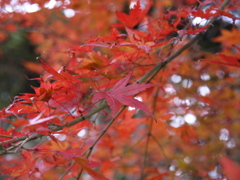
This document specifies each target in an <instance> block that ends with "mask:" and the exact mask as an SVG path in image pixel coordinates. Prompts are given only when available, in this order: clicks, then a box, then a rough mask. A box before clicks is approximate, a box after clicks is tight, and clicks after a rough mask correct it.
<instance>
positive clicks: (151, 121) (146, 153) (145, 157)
mask: <svg viewBox="0 0 240 180" xmlns="http://www.w3.org/2000/svg"><path fill="white" fill-rule="evenodd" d="M158 93H159V88H158V89H157V91H156V93H155V95H154V98H153V114H154V113H155V111H156V107H157V97H158ZM152 127H153V119H151V120H150V124H149V128H148V133H147V141H146V145H145V150H144V156H143V157H144V159H143V166H142V169H141V175H140V180H142V179H144V169H145V167H146V164H147V156H148V146H149V142H150V137H151V136H152Z"/></svg>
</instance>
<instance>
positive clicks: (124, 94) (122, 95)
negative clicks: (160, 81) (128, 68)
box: [92, 74, 155, 119]
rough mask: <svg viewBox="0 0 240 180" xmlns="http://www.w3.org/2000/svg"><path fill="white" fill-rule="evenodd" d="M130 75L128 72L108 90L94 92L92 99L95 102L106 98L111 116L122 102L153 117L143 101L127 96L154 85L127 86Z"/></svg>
mask: <svg viewBox="0 0 240 180" xmlns="http://www.w3.org/2000/svg"><path fill="white" fill-rule="evenodd" d="M130 77H131V74H128V75H127V76H126V77H125V78H123V79H121V80H120V81H118V82H117V83H116V84H115V86H114V87H113V88H112V89H111V90H110V91H109V92H100V91H99V92H96V93H95V94H94V96H93V99H92V101H93V102H95V101H99V100H101V99H106V100H107V103H108V105H109V106H110V108H111V109H112V111H113V116H115V115H116V114H117V112H118V110H119V108H120V106H121V103H122V104H125V105H127V106H131V107H135V108H136V109H141V110H142V111H145V112H146V113H148V114H150V115H151V116H152V117H153V118H154V119H155V116H154V115H153V114H152V113H151V111H150V110H149V109H148V107H147V106H146V105H145V104H144V103H142V102H140V101H138V100H136V99H134V98H133V97H129V96H131V95H135V94H137V93H139V92H141V91H144V90H145V89H147V88H150V87H153V86H155V85H154V84H132V85H128V86H127V83H128V81H129V79H130Z"/></svg>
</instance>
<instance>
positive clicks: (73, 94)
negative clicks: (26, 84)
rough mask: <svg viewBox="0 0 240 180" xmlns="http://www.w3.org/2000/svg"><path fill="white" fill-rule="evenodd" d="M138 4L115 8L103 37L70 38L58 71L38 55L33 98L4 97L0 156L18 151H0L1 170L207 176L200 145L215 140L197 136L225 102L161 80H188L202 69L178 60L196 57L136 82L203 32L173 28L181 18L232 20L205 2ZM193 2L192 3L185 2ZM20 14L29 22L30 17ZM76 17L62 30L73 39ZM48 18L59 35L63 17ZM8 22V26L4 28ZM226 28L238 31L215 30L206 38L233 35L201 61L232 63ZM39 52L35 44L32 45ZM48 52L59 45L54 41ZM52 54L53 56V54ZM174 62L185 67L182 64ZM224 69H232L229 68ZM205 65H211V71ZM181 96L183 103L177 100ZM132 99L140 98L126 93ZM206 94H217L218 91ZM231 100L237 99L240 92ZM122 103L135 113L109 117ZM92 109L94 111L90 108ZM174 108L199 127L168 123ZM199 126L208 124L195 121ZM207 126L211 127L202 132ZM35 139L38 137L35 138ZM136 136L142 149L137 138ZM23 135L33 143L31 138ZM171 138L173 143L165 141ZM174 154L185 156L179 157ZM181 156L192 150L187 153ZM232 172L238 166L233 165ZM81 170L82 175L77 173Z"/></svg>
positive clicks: (52, 175) (40, 174)
mask: <svg viewBox="0 0 240 180" xmlns="http://www.w3.org/2000/svg"><path fill="white" fill-rule="evenodd" d="M106 2H107V1H106ZM145 3H146V4H145V7H143V8H142V7H141V3H140V1H137V2H136V4H135V5H134V7H133V9H131V10H130V12H129V14H126V13H123V12H119V11H117V12H116V17H117V20H118V21H119V23H114V24H112V26H113V27H112V28H111V30H110V34H109V35H104V36H100V37H92V38H89V39H88V40H86V42H85V43H84V44H82V45H75V42H74V43H69V44H68V45H69V47H71V49H70V50H69V51H68V52H66V51H64V52H63V54H64V55H66V54H67V57H66V56H64V57H65V59H67V60H65V61H64V64H65V66H62V67H61V68H60V69H59V70H58V71H57V70H55V69H54V68H53V67H51V66H50V65H48V64H47V63H46V62H45V61H44V60H43V59H41V58H39V60H40V62H41V64H42V65H43V68H44V70H45V74H43V75H42V77H41V78H39V79H38V80H39V81H40V87H33V89H34V90H35V93H33V94H29V93H24V94H22V95H20V96H17V97H15V99H14V101H13V103H12V104H10V105H9V106H8V107H6V108H4V109H2V110H1V112H0V117H1V121H2V122H3V124H4V126H9V127H13V128H1V129H0V132H1V136H0V141H1V142H0V143H1V147H2V149H1V154H5V153H15V154H17V153H18V156H17V157H15V156H11V155H10V156H9V158H8V157H7V156H6V157H5V156H2V157H1V160H2V162H7V163H4V164H1V166H0V168H1V174H3V175H8V176H9V177H10V178H12V179H27V178H28V179H59V178H60V179H68V178H76V177H77V178H80V176H81V175H82V170H84V171H86V172H87V173H88V174H89V175H90V176H91V177H92V178H94V179H99V180H102V179H107V178H109V179H113V178H116V177H117V178H121V175H122V174H124V177H129V178H131V179H139V178H140V177H139V176H141V178H142V179H164V178H166V177H169V178H170V177H171V176H174V175H177V172H182V171H186V172H187V173H188V174H191V175H198V176H202V177H205V178H208V179H209V178H210V177H209V174H208V172H209V171H211V170H213V169H214V166H213V163H212V162H209V163H205V162H202V160H201V159H204V158H208V157H209V156H211V153H216V151H215V150H214V147H213V146H212V143H208V142H210V141H211V140H213V141H214V140H216V139H214V137H213V136H211V135H209V136H208V135H207V134H206V133H203V132H204V131H206V130H204V128H205V127H212V126H213V125H209V124H208V123H209V120H208V118H207V115H209V117H210V118H212V116H213V115H214V113H215V111H217V110H219V109H226V107H224V105H223V104H220V103H219V102H218V103H215V102H216V101H217V100H214V98H210V97H209V98H208V97H202V96H201V95H199V94H198V95H196V92H197V91H198V90H197V88H199V86H201V84H197V83H195V84H194V85H193V87H192V89H193V90H192V91H189V92H186V91H187V90H186V91H184V92H185V94H182V91H183V89H184V88H186V87H187V88H188V85H189V84H188V83H183V85H182V86H179V85H177V84H174V83H171V82H170V77H171V76H173V75H175V74H176V73H181V74H182V77H186V79H185V80H186V81H185V82H187V81H188V82H191V79H187V77H188V76H189V72H192V71H193V70H199V72H200V71H201V70H202V69H204V67H199V66H200V65H198V66H195V65H193V64H191V63H190V62H186V61H185V59H190V58H193V59H194V58H195V57H194V56H197V55H199V57H201V56H200V55H201V54H194V55H193V54H192V53H191V52H190V51H188V52H187V53H188V55H186V54H183V55H181V56H180V57H179V61H177V62H176V63H172V66H171V68H169V69H167V70H165V71H161V72H159V73H158V74H157V75H156V76H154V77H153V79H152V84H151V83H148V84H146V83H142V82H141V83H139V79H141V77H144V75H146V73H147V72H150V71H151V70H152V68H153V67H154V66H156V65H158V64H159V62H161V61H162V60H163V59H165V58H166V57H168V56H169V55H171V53H172V52H173V51H176V50H178V49H179V48H181V47H182V46H184V44H185V43H186V40H188V39H189V40H190V39H191V36H188V35H192V34H194V35H195V34H197V33H199V32H204V31H206V30H207V28H208V26H203V27H202V26H200V25H199V26H193V25H192V24H187V25H184V26H185V27H184V28H185V29H184V30H179V29H178V26H179V24H180V25H182V24H181V20H182V19H186V18H190V17H191V16H194V17H202V18H205V19H211V18H214V17H216V16H222V15H224V16H228V17H229V18H232V19H233V21H234V20H236V18H235V16H234V15H232V14H230V13H228V12H225V11H223V10H218V7H219V4H217V3H216V4H214V5H212V3H213V1H206V2H205V4H204V3H203V2H201V3H202V4H201V3H200V6H202V7H203V6H205V5H206V4H210V5H212V6H211V8H209V9H207V10H206V11H203V10H201V9H200V8H199V9H196V8H197V6H196V7H192V8H191V6H188V8H185V9H183V10H175V11H167V13H162V14H161V16H157V17H155V16H154V15H150V13H149V10H150V8H151V6H152V3H151V2H150V1H145ZM195 3H197V2H195V1H194V2H193V3H190V4H191V5H192V4H193V5H194V4H195ZM82 5H83V4H81V3H80V2H77V1H76V2H75V1H73V3H71V4H70V5H69V8H70V7H71V8H72V9H74V10H76V12H77V10H78V9H81V6H82ZM95 5H96V4H95ZM84 6H86V5H85V4H84ZM156 7H158V6H157V5H156ZM182 7H184V6H182ZM100 9H101V8H100ZM157 10H159V9H157ZM157 10H156V11H157ZM43 11H45V10H44V9H43ZM159 11H160V10H159ZM36 14H41V13H40V12H38V13H36ZM36 14H35V15H36ZM97 14H98V13H97ZM105 15H106V14H105ZM24 16H26V17H25V18H26V19H27V18H29V19H31V18H30V15H24ZM41 16H43V18H42V20H46V17H47V16H44V15H43V14H41ZM95 16H96V14H95ZM106 17H107V15H106ZM173 17H174V18H173ZM73 19H74V18H73ZM107 20H109V19H107ZM109 21H110V20H109ZM75 22H76V21H75V20H73V23H71V26H75V27H74V28H72V29H71V28H69V29H71V30H70V31H71V32H69V34H70V40H75V39H77V34H78V33H76V31H75V30H74V29H75V28H76V23H75ZM84 22H85V23H86V22H87V20H86V21H84ZM28 23H30V24H31V23H34V22H30V21H26V22H24V26H26V27H27V26H28ZM54 23H55V24H54V25H56V26H57V28H56V29H57V31H56V32H55V30H53V29H50V32H51V31H52V32H54V33H56V34H57V35H58V36H60V37H61V36H64V33H65V31H61V28H62V27H63V26H64V23H63V22H61V21H54ZM83 24H84V23H83ZM97 25H99V26H98V28H100V29H101V28H103V24H102V23H100V24H98V23H97V24H96V26H97ZM8 28H10V29H12V30H14V28H12V27H8ZM78 28H79V29H82V30H83V31H84V29H86V28H85V26H83V25H81V26H80V27H78ZM98 28H97V29H98ZM85 31H86V30H85ZM235 31H238V30H237V29H233V30H232V31H228V32H226V31H223V32H222V36H220V37H218V38H216V39H215V40H214V41H217V42H224V41H225V40H226V38H230V37H231V39H233V40H231V42H227V45H226V46H227V48H228V49H226V52H222V53H219V54H214V55H213V56H217V57H218V58H220V60H219V61H217V60H212V59H210V60H209V59H208V58H210V57H211V56H210V55H209V54H206V55H205V56H206V58H205V59H206V60H208V61H211V62H214V63H217V64H224V65H230V66H235V67H239V62H238V61H239V56H238V55H237V53H236V54H234V56H231V55H229V54H230V52H232V48H235V49H238V50H239V48H238V46H237V43H238V42H236V41H235V40H234V38H232V36H233V34H234V32H235ZM84 33H86V32H84ZM50 34H51V33H50ZM56 34H54V35H56ZM30 36H32V37H34V38H32V39H33V40H35V43H40V42H42V41H45V40H46V37H45V36H49V34H48V35H44V34H41V35H40V37H38V38H36V36H38V34H34V33H31V34H30ZM50 37H51V36H50ZM0 38H1V37H0ZM47 38H48V39H50V40H51V38H49V37H47ZM0 40H1V39H0ZM51 43H53V42H50V44H51ZM58 43H60V42H58ZM58 43H57V44H58ZM77 43H78V42H77ZM60 44H61V43H60ZM229 44H230V45H229ZM42 48H43V47H40V51H42ZM44 48H46V46H44ZM55 48H57V49H58V46H56V47H55ZM61 48H62V47H61ZM52 54H53V55H58V54H60V53H56V52H54V51H53V53H52ZM183 64H185V66H186V67H184V68H182V66H183ZM201 68H202V69H201ZM217 68H219V67H217ZM227 68H229V69H228V70H229V71H230V70H232V69H231V67H227ZM223 69H224V68H223ZM211 70H212V71H213V70H215V69H214V67H213V68H212V69H211ZM217 70H218V69H217ZM212 71H211V72H212ZM203 72H204V71H203ZM209 74H210V73H209ZM236 74H237V73H236ZM236 74H235V76H237V75H236ZM198 75H199V74H197V73H195V74H194V73H193V74H192V76H191V78H192V79H196V81H197V80H199V76H198ZM212 76H214V75H212ZM148 78H151V77H148ZM231 81H232V77H231V76H229V79H226V80H224V84H226V85H227V84H228V83H229V82H231ZM184 86H185V87H184ZM187 88H186V89H187ZM177 90H178V91H177ZM224 90H225V89H223V90H222V91H224ZM174 91H175V92H174ZM186 94H187V99H185V100H181V98H182V97H183V96H186ZM213 94H214V92H213ZM134 95H136V96H138V98H140V99H142V101H143V102H141V101H139V100H137V99H135V98H134ZM228 95H229V96H231V97H232V96H234V95H233V94H230V93H226V95H224V96H221V98H222V99H220V100H224V99H227V98H228ZM213 96H216V97H219V96H218V94H216V95H213ZM236 97H237V98H239V95H236ZM102 99H105V100H106V102H107V104H108V105H109V107H110V108H105V109H104V107H106V105H105V104H104V102H102V101H101V100H102ZM220 100H219V101H220ZM196 101H199V103H196ZM123 105H125V106H130V107H131V108H133V109H134V110H130V109H131V108H130V107H129V108H128V109H125V110H124V109H122V111H120V112H122V113H120V114H118V112H119V110H120V109H121V106H123ZM101 107H103V108H102V109H104V110H103V111H101V112H100V110H99V111H96V112H95V110H96V109H98V108H100V109H101ZM210 107H211V108H210ZM233 107H234V108H235V109H234V110H236V109H237V108H239V105H238V104H234V103H233ZM102 109H101V110H102ZM139 110H141V111H139ZM234 110H231V112H232V114H233V115H232V116H235V114H236V112H235V111H234ZM92 112H95V113H92ZM152 112H154V113H152ZM182 112H184V113H185V114H194V115H195V116H199V119H201V120H199V124H200V125H198V126H199V127H197V125H196V126H191V124H187V123H185V124H184V125H182V126H180V127H178V128H175V127H174V126H173V125H170V124H171V120H173V119H174V118H175V119H177V118H178V119H179V118H180V117H181V116H180V115H181V113H182ZM116 116H117V118H116V119H115V117H116ZM232 116H230V115H228V114H226V116H224V115H222V117H224V118H226V119H231V117H232ZM224 118H223V119H224ZM111 119H112V120H111ZM153 119H156V121H157V125H153V123H154V121H153ZM212 119H213V120H215V119H217V117H215V116H214V118H212ZM200 122H202V123H200ZM205 124H207V126H203V125H205ZM110 126H111V127H110ZM109 127H110V128H109ZM213 128H214V127H213ZM215 128H216V127H215ZM229 128H230V127H229ZM216 129H217V128H216ZM219 129H220V127H219ZM219 129H217V130H216V132H217V131H218V130H219ZM207 132H208V133H210V132H211V130H207ZM150 138H151V140H149V139H150ZM35 139H37V140H36V141H34V140H35ZM39 139H40V141H41V142H39ZM159 139H161V140H159ZM145 140H146V143H147V146H145V145H144V143H143V142H145ZM28 141H29V142H28ZM32 141H34V143H31V142H32ZM170 141H171V143H172V144H173V145H172V146H170V145H169V142H170ZM211 142H212V141H211ZM218 142H219V141H218ZM202 144H204V145H202ZM203 146H204V147H205V149H211V150H212V151H210V152H206V154H204V158H202V157H203V155H202V154H201V153H199V151H196V149H198V148H202V149H204V147H203ZM163 147H164V148H163ZM216 148H222V149H224V148H223V147H222V144H221V143H219V144H217V145H216ZM216 148H215V149H216ZM145 149H147V150H145ZM205 149H204V150H205ZM182 151H183V152H186V154H183V153H181V152H182ZM156 152H157V153H156ZM159 152H160V153H159ZM90 155H91V157H90ZM190 155H192V156H191V157H188V156H190ZM218 155H219V154H218ZM89 157H90V159H91V160H89V159H88V158H89ZM142 157H144V158H145V159H143V158H142ZM147 158H148V159H149V160H148V162H147V160H146V159H147ZM189 158H191V159H192V161H193V163H194V162H197V161H198V160H201V162H199V163H197V164H195V166H194V167H191V168H190V164H189V161H190V160H188V159H189ZM182 159H184V161H183V160H182ZM212 159H214V158H212ZM214 160H215V159H214ZM143 161H144V162H143ZM150 161H154V163H151V162H150ZM215 161H216V160H215ZM142 162H143V163H142ZM146 162H147V163H146ZM161 163H163V164H161ZM220 163H221V164H222V166H223V168H224V170H225V173H226V176H227V177H229V178H230V179H233V178H232V177H231V175H230V174H231V170H229V166H230V164H231V163H232V162H231V161H230V160H229V159H227V158H225V157H223V158H221V159H220ZM139 164H140V165H139ZM198 166H204V168H202V169H203V170H197V169H199V167H198ZM169 167H170V168H169ZM188 169H190V170H188ZM234 169H235V170H236V169H239V167H238V166H237V165H234ZM235 170H234V172H235ZM141 173H142V175H141ZM103 174H104V176H103ZM82 176H84V177H87V175H86V174H83V175H82ZM106 177H107V178H106Z"/></svg>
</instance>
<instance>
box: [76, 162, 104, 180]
mask: <svg viewBox="0 0 240 180" xmlns="http://www.w3.org/2000/svg"><path fill="white" fill-rule="evenodd" d="M73 159H74V160H75V161H76V162H77V163H78V164H80V165H81V166H82V168H83V169H84V170H85V171H87V173H88V174H89V175H90V176H92V177H93V178H94V179H96V180H108V179H107V178H105V177H104V176H103V175H102V174H100V173H99V172H97V171H95V170H93V169H92V168H91V167H90V166H93V167H94V166H95V165H96V162H93V161H89V160H88V159H83V158H80V157H74V158H73Z"/></svg>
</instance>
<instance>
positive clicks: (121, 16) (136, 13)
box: [116, 1, 151, 28]
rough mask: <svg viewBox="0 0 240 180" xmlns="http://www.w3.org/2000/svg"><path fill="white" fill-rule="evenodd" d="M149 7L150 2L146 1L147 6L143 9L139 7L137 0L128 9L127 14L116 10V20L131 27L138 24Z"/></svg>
mask: <svg viewBox="0 0 240 180" xmlns="http://www.w3.org/2000/svg"><path fill="white" fill-rule="evenodd" d="M150 7H151V4H150V3H149V2H148V4H147V6H146V7H145V9H141V5H140V1H138V2H137V3H136V4H135V5H134V7H133V9H131V10H130V13H129V15H127V14H125V13H122V12H119V11H117V12H116V14H117V18H118V20H119V21H120V22H121V23H123V25H125V26H127V27H129V28H133V27H134V26H136V25H138V24H139V23H140V22H141V21H142V20H143V18H144V17H145V16H146V14H147V13H148V10H149V8H150Z"/></svg>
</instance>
